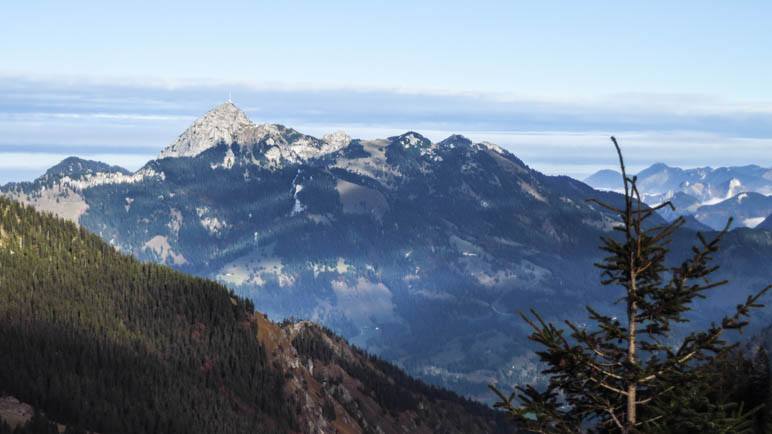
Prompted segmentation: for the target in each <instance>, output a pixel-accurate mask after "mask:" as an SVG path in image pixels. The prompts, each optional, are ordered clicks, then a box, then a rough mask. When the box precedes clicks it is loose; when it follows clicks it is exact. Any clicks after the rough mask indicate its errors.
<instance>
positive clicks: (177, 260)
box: [142, 235, 188, 265]
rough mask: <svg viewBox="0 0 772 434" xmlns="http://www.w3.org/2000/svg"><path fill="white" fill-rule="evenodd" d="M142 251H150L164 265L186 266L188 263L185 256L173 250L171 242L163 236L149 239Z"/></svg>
mask: <svg viewBox="0 0 772 434" xmlns="http://www.w3.org/2000/svg"><path fill="white" fill-rule="evenodd" d="M142 250H143V251H144V250H150V251H151V252H153V253H154V254H155V255H156V256H157V257H158V259H159V261H160V262H161V263H163V264H173V265H185V264H187V263H188V260H187V259H185V257H184V256H182V255H181V254H179V253H176V252H175V251H174V250H172V247H171V245H170V244H169V240H168V239H167V238H166V237H164V236H162V235H156V236H154V237H153V238H151V239H149V240H148V241H147V242H146V243H145V244H144V246H142Z"/></svg>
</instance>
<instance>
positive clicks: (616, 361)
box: [491, 137, 772, 434]
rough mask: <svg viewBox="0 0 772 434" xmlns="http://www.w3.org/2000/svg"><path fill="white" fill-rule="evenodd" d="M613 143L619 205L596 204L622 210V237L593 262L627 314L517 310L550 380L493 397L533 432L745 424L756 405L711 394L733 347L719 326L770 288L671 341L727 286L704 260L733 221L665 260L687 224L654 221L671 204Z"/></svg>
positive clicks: (736, 319)
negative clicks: (558, 316)
mask: <svg viewBox="0 0 772 434" xmlns="http://www.w3.org/2000/svg"><path fill="white" fill-rule="evenodd" d="M611 140H612V142H613V143H614V147H615V149H616V151H617V154H618V156H619V163H620V167H621V170H622V181H623V185H624V204H623V205H622V206H614V205H611V204H607V203H604V202H600V201H593V202H594V203H596V204H597V205H598V206H601V207H603V208H605V209H607V210H610V211H612V212H614V213H615V214H617V215H618V216H619V225H618V226H617V227H615V229H616V231H617V233H618V235H619V236H610V237H604V238H603V239H602V246H601V249H602V250H603V251H604V252H606V253H607V254H608V256H607V257H606V258H605V259H604V260H603V261H602V262H600V263H599V264H597V266H598V267H599V268H600V269H601V270H602V284H603V285H618V286H620V287H621V288H622V290H623V291H622V294H621V297H620V298H619V301H618V303H621V304H622V306H623V307H624V314H623V315H620V316H621V318H617V317H616V316H613V315H610V314H604V313H601V312H599V311H597V310H595V309H593V308H592V307H589V306H588V307H587V312H588V316H589V319H590V321H591V323H592V324H593V325H592V326H584V325H579V324H575V323H573V322H571V321H566V322H565V323H566V327H567V328H566V329H563V328H559V327H557V326H555V325H554V324H551V323H548V322H546V321H544V320H543V319H542V317H541V316H540V315H539V314H538V313H537V312H536V311H532V312H531V315H530V316H528V315H522V316H523V318H524V319H525V321H526V322H527V323H528V324H529V325H530V326H531V327H532V329H533V333H532V334H531V336H530V339H531V340H533V341H535V342H537V343H538V344H540V345H541V346H542V347H543V349H542V350H541V351H539V352H538V353H537V354H538V356H539V358H540V359H541V361H542V362H543V363H544V364H546V365H547V369H546V370H545V371H544V373H545V374H548V375H549V384H548V385H547V387H546V388H545V389H544V390H538V389H536V388H535V387H533V386H525V387H518V388H517V389H516V390H515V391H514V392H513V393H512V394H511V395H509V396H506V395H505V394H503V393H502V392H501V391H500V390H498V389H497V388H496V387H494V386H491V388H492V389H493V391H494V392H495V393H496V394H497V395H498V396H499V398H500V401H499V402H498V403H497V404H496V406H497V407H498V408H501V409H504V410H505V411H507V412H508V413H509V414H510V415H511V416H513V417H514V418H515V419H516V420H517V421H518V422H519V423H520V424H522V426H524V427H526V428H527V429H529V430H530V431H532V432H538V433H566V434H568V433H577V432H582V431H588V432H621V433H625V434H630V433H636V432H657V431H661V432H711V433H713V432H715V433H719V432H743V430H750V429H752V422H751V420H750V419H751V417H750V416H751V415H752V414H753V413H755V412H756V411H758V408H754V409H748V408H747V407H745V406H744V405H743V404H742V403H738V402H733V401H729V400H727V399H725V398H727V397H726V396H724V397H720V399H718V398H717V397H715V396H711V391H714V390H715V383H716V378H717V377H716V375H718V374H717V370H716V365H717V363H718V361H720V360H721V359H722V358H723V357H726V356H727V355H728V354H730V353H731V352H732V349H733V348H734V347H735V346H734V345H732V344H730V343H728V342H727V341H726V340H725V339H724V334H725V332H727V331H730V330H735V331H738V330H742V329H743V328H744V327H745V326H746V325H747V324H748V317H749V313H750V311H751V309H753V308H757V307H760V306H761V305H760V304H759V300H760V299H761V297H762V296H763V295H764V294H765V293H766V292H767V291H768V290H769V289H770V288H771V287H772V286H768V287H766V288H764V289H762V290H761V291H759V292H757V293H755V294H753V295H750V296H748V298H747V300H746V301H745V302H744V303H742V304H740V305H738V306H737V307H736V309H735V311H734V313H732V314H731V315H728V316H726V317H725V318H723V319H722V320H721V321H720V322H719V323H716V324H714V325H712V326H711V327H710V328H708V329H707V330H702V331H695V332H692V333H690V334H688V335H687V336H685V337H684V338H683V339H681V340H680V342H679V343H678V344H673V343H672V340H673V339H674V338H675V336H674V333H673V332H674V326H675V325H676V324H678V323H684V322H687V321H688V319H687V317H686V316H685V314H686V313H687V311H689V309H690V305H691V304H692V303H693V302H694V301H695V300H696V299H699V298H703V297H705V296H706V291H708V290H710V289H713V288H716V287H719V286H721V285H723V284H725V283H726V282H724V281H714V280H712V279H711V274H712V273H713V272H714V271H716V269H717V267H716V266H713V265H711V260H712V258H713V255H714V254H715V253H716V252H717V251H718V248H719V242H720V241H721V238H722V236H723V235H724V234H725V233H726V231H727V229H728V228H729V226H730V223H731V221H730V222H729V223H727V226H726V228H725V229H724V231H722V232H720V233H719V234H718V235H717V236H715V237H714V238H713V239H710V240H708V239H706V238H705V237H703V235H702V234H698V240H699V243H698V244H697V245H696V246H694V247H693V249H692V252H691V255H690V256H689V257H688V258H687V259H686V260H684V261H683V262H682V263H681V264H680V265H678V266H676V267H669V266H668V265H667V262H666V259H667V258H668V254H669V249H668V244H669V243H670V240H671V237H672V236H673V234H674V233H675V232H676V231H677V230H678V229H679V228H680V227H681V226H682V225H683V224H684V223H685V221H684V219H683V218H679V219H677V220H675V221H673V222H672V223H668V224H656V223H652V222H653V221H655V220H654V219H652V217H653V216H655V215H656V212H657V211H658V210H659V209H661V208H664V207H670V208H673V206H672V204H670V203H669V202H666V203H663V204H661V205H659V206H656V207H648V206H646V205H645V204H644V203H643V201H642V200H641V194H640V192H639V191H638V187H637V185H636V178H635V177H630V176H628V175H627V172H626V170H625V164H624V160H623V158H622V152H621V150H620V148H619V145H618V143H617V141H616V139H615V138H614V137H612V138H611ZM674 424H677V426H676V425H674ZM662 430H664V431H662Z"/></svg>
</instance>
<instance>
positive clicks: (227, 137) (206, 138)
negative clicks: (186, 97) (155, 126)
mask: <svg viewBox="0 0 772 434" xmlns="http://www.w3.org/2000/svg"><path fill="white" fill-rule="evenodd" d="M251 125H253V124H252V121H251V120H249V118H248V117H247V115H246V113H244V112H243V111H242V110H241V109H240V108H238V107H237V106H236V104H233V103H232V102H231V101H227V102H224V103H222V104H220V105H218V106H217V107H215V108H213V109H211V110H209V111H208V112H207V113H206V114H204V115H203V116H201V117H200V118H198V119H196V120H195V121H194V122H193V124H192V125H191V126H190V127H188V129H187V130H185V131H184V132H183V133H182V134H180V136H179V137H178V138H177V140H175V141H174V143H172V144H170V145H169V146H167V147H166V148H165V149H164V150H163V151H161V154H160V155H159V157H160V158H166V157H195V156H196V155H198V154H200V153H202V152H204V151H205V150H207V149H209V148H211V147H213V146H216V145H217V144H218V143H220V142H225V143H228V144H230V143H231V142H233V139H234V138H235V135H236V133H237V132H238V131H239V130H241V129H242V128H244V127H248V126H251Z"/></svg>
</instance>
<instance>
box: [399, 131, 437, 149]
mask: <svg viewBox="0 0 772 434" xmlns="http://www.w3.org/2000/svg"><path fill="white" fill-rule="evenodd" d="M389 141H390V142H392V143H398V144H400V145H402V147H404V148H406V149H409V148H427V147H429V146H431V144H432V142H431V140H429V139H427V138H426V137H424V136H422V135H420V134H418V133H416V132H415V131H408V132H406V133H405V134H402V135H399V136H393V137H389Z"/></svg>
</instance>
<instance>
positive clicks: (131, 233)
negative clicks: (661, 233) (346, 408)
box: [0, 106, 772, 399]
mask: <svg viewBox="0 0 772 434" xmlns="http://www.w3.org/2000/svg"><path fill="white" fill-rule="evenodd" d="M222 107H223V106H220V108H222ZM229 107H230V106H226V107H225V108H224V109H223V110H225V111H227V112H230V111H231V110H232V108H229ZM220 108H218V109H220ZM218 109H215V111H217V110H218ZM236 110H237V109H236ZM210 113H211V112H210ZM207 116H209V114H207V115H205V116H204V118H206V117H207ZM204 118H202V119H199V120H197V121H196V124H206V123H207V122H204V121H203V119H204ZM233 119H237V120H236V121H234V123H233V124H232V125H230V126H228V127H226V126H224V125H220V126H221V127H223V128H221V129H224V130H227V131H230V133H229V134H231V139H230V140H228V139H227V138H220V137H218V136H216V135H210V134H205V135H203V136H201V137H206V140H204V139H202V140H198V141H196V143H197V145H196V147H195V148H196V149H197V150H199V151H200V152H199V153H198V154H196V155H195V156H194V157H191V156H182V157H174V158H172V157H169V158H161V159H158V160H153V161H150V162H148V163H147V165H146V166H145V167H143V168H142V169H140V171H138V172H137V173H135V174H131V175H124V174H109V175H108V174H105V175H100V176H101V177H98V178H97V177H95V176H91V175H90V176H86V177H84V178H82V179H80V178H79V179H75V180H71V181H69V182H68V183H67V185H72V186H73V187H71V189H72V190H73V191H74V192H75V193H76V194H77V195H78V197H80V198H82V202H83V203H84V204H85V205H86V209H85V210H83V211H82V212H80V214H79V215H78V216H77V221H78V222H79V223H80V224H81V225H82V226H84V227H86V228H87V229H89V230H91V231H93V232H95V233H97V234H98V235H100V236H101V237H102V238H103V239H105V240H107V241H108V242H110V243H111V244H112V245H113V246H115V247H116V248H118V249H120V250H121V251H124V252H128V253H131V254H133V255H135V256H137V257H139V258H141V259H144V260H153V261H157V262H160V263H164V264H167V265H171V266H174V267H176V268H179V269H181V270H184V271H187V272H190V273H194V274H197V275H201V276H205V277H210V278H213V279H216V280H218V281H219V282H222V283H224V284H226V285H228V286H229V287H231V288H233V289H234V290H236V291H237V292H238V293H239V294H241V295H244V296H247V297H249V298H251V299H252V300H253V301H254V302H255V304H256V306H257V308H258V310H260V311H263V312H266V313H267V314H268V315H269V316H270V317H271V318H275V319H281V318H287V317H294V318H303V319H310V320H313V321H316V322H319V323H321V324H324V325H326V326H328V327H330V328H332V329H333V330H334V331H335V332H337V333H339V334H340V335H342V336H343V337H344V338H346V339H348V340H350V341H351V342H353V343H354V344H356V345H358V346H360V347H362V348H364V349H366V350H367V351H369V352H372V353H376V354H379V355H380V356H382V357H384V358H385V359H387V360H390V361H392V362H396V363H398V364H399V365H400V366H402V367H404V368H405V369H407V370H408V372H410V373H412V374H415V375H419V376H421V377H422V378H424V379H427V380H430V381H432V382H435V383H437V384H441V385H444V386H447V387H450V388H453V389H455V390H457V391H461V392H463V393H465V394H467V395H468V396H473V397H475V398H479V399H491V398H492V396H491V394H490V393H489V391H488V389H487V385H488V384H489V383H491V382H499V383H501V384H502V385H504V387H506V386H507V385H514V384H522V383H524V382H533V381H537V380H539V378H540V374H539V372H538V368H539V367H538V365H537V364H536V363H535V358H534V356H533V355H532V353H531V351H530V349H531V347H530V346H529V345H530V344H529V342H528V340H527V339H526V333H525V331H524V330H523V329H522V324H521V322H520V321H519V320H518V317H517V315H516V312H517V311H518V310H527V309H529V308H531V307H535V308H537V309H539V310H540V311H541V312H542V313H543V314H544V315H545V316H546V317H547V318H551V317H555V316H560V317H561V318H565V317H574V318H575V319H579V318H582V317H583V316H584V313H583V311H582V310H581V309H580V308H578V307H577V306H583V305H584V304H586V303H594V304H596V305H597V304H600V305H603V304H604V303H608V302H609V300H614V299H615V297H614V294H616V292H614V291H615V289H613V288H607V287H602V286H600V285H599V284H598V281H599V279H598V274H597V272H596V271H595V269H594V268H593V263H594V262H595V261H597V260H598V259H599V258H600V255H601V252H599V251H598V249H597V246H598V244H599V241H598V238H599V237H600V236H601V235H609V234H611V233H613V232H612V231H613V227H614V224H615V221H614V219H613V216H610V215H609V214H607V213H606V212H604V211H603V210H602V209H600V208H598V207H596V206H594V205H593V204H592V203H589V202H587V199H588V198H596V199H601V200H606V201H609V202H612V203H619V202H618V201H619V199H620V198H619V196H618V195H617V194H615V193H610V192H600V191H596V190H593V189H592V188H590V187H589V186H587V185H586V184H583V183H581V182H579V181H576V180H574V179H571V178H568V177H551V176H545V175H543V174H541V173H539V172H537V171H535V170H533V169H531V168H530V167H528V166H527V165H526V164H525V163H524V162H523V161H521V160H520V159H518V158H517V157H516V156H515V155H513V154H512V153H510V152H508V151H506V150H504V149H502V148H500V147H498V146H496V145H494V144H491V143H474V142H472V141H471V140H469V139H467V138H465V137H463V136H457V135H455V136H451V137H448V138H447V139H445V140H442V141H440V142H436V143H435V142H432V141H431V140H429V139H427V138H425V137H423V136H421V135H420V134H418V133H416V132H407V133H405V134H401V135H398V136H393V137H389V138H386V139H377V140H360V139H351V138H350V137H348V136H346V135H345V134H341V133H337V134H334V135H331V136H326V137H325V138H324V139H317V138H315V137H312V136H308V135H305V134H302V133H300V132H298V131H296V130H294V129H292V128H288V127H285V126H282V125H273V124H264V125H255V124H252V123H251V122H244V121H243V119H241V117H240V116H234V117H233ZM183 136H184V135H183ZM173 146H174V145H173ZM95 179H99V182H96V181H95ZM36 188H38V187H36V186H35V184H34V183H32V184H24V185H23V186H20V185H17V186H15V187H14V189H8V188H5V187H4V188H3V189H0V192H5V193H6V194H7V195H12V192H13V191H16V190H18V189H22V190H24V189H26V190H25V191H33V190H35V189H36ZM35 191H38V190H35ZM28 203H31V204H33V205H35V206H37V205H36V204H35V203H33V202H28ZM52 203H53V204H54V205H55V204H56V201H55V200H54V201H52ZM52 206H53V205H52ZM53 207H54V208H55V206H53ZM689 242H691V240H689V241H686V242H685V245H686V246H687V247H688V245H689V244H688V243H689ZM730 242H733V241H731V240H730ZM737 242H738V243H757V244H759V246H757V248H756V250H755V251H757V252H759V251H761V252H768V251H770V250H768V249H769V248H770V247H769V245H770V243H769V242H768V240H766V239H765V238H756V239H754V240H743V241H737ZM739 250H740V251H742V248H739ZM770 252H772V251H770ZM770 254H772V253H770ZM733 260H735V261H739V262H740V264H739V265H738V264H735V265H736V266H738V267H740V265H742V263H743V261H746V262H749V263H750V262H753V261H757V260H758V258H756V257H755V256H754V257H752V258H749V257H748V256H744V255H742V254H738V255H736V256H735V257H733ZM754 265H755V264H754ZM746 268H747V269H748V270H750V274H747V275H745V276H742V277H743V278H744V279H746V280H745V282H747V279H752V278H759V279H760V278H762V277H763V278H767V277H769V275H770V271H769V270H768V269H767V268H764V267H758V269H756V267H753V266H748V267H746ZM737 284H738V286H739V285H741V284H742V282H740V281H738V282H737ZM738 297H739V295H738Z"/></svg>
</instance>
